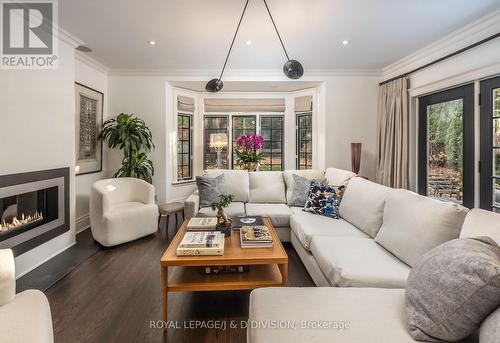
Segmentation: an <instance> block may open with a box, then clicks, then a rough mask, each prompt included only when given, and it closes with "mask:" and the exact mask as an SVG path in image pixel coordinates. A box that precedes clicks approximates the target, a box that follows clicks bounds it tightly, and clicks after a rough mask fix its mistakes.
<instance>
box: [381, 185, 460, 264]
mask: <svg viewBox="0 0 500 343" xmlns="http://www.w3.org/2000/svg"><path fill="white" fill-rule="evenodd" d="M466 214H467V209H466V208H464V207H462V206H460V205H457V204H453V203H450V202H444V201H440V200H436V199H432V198H428V197H424V196H422V195H418V194H415V193H413V192H410V191H407V190H404V189H396V190H394V191H393V192H391V194H390V195H389V196H388V198H387V200H386V202H385V208H384V224H383V225H382V228H381V229H380V231H379V232H378V234H377V237H375V240H376V241H377V242H378V243H379V244H380V245H382V246H383V247H384V248H386V249H387V250H389V251H390V252H391V253H393V254H394V255H396V256H397V257H399V259H401V260H402V261H403V262H405V263H406V264H408V265H410V266H414V265H415V263H416V262H417V261H418V259H419V258H420V257H421V256H422V255H423V254H425V253H426V252H427V251H429V250H431V249H432V248H434V247H437V246H438V245H440V244H442V243H444V242H446V241H449V240H452V239H454V238H457V237H458V236H459V234H460V229H461V227H462V224H463V222H464V219H465V215H466Z"/></svg>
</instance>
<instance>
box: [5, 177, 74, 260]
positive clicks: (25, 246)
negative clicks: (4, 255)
mask: <svg viewBox="0 0 500 343" xmlns="http://www.w3.org/2000/svg"><path fill="white" fill-rule="evenodd" d="M68 230H69V168H60V169H52V170H44V171H36V172H29V173H21V174H12V175H0V248H11V249H12V250H13V252H14V255H16V256H17V255H21V254H23V253H25V252H26V251H28V250H31V249H33V248H35V247H37V246H39V245H41V244H43V243H45V242H47V241H49V240H51V239H52V238H54V237H56V236H58V235H60V234H62V233H63V232H66V231H68Z"/></svg>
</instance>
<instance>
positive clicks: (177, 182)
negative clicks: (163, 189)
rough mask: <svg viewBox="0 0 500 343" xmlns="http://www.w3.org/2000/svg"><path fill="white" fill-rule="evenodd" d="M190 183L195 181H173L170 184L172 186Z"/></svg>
mask: <svg viewBox="0 0 500 343" xmlns="http://www.w3.org/2000/svg"><path fill="white" fill-rule="evenodd" d="M192 183H196V180H194V179H191V180H182V181H174V182H172V186H182V185H189V184H192Z"/></svg>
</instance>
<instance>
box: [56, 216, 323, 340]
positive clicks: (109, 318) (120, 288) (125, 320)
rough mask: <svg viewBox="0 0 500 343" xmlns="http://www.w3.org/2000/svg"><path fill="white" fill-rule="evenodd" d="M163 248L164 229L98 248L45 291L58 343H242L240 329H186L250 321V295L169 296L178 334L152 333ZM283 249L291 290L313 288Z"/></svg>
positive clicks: (158, 307)
mask: <svg viewBox="0 0 500 343" xmlns="http://www.w3.org/2000/svg"><path fill="white" fill-rule="evenodd" d="M172 224H173V223H172ZM172 226H173V225H172ZM172 236H173V233H171V234H170V239H171V238H172ZM168 242H169V238H167V237H166V235H165V233H164V231H163V232H162V233H160V232H158V233H156V234H155V235H151V236H148V237H145V238H142V239H140V240H138V241H135V242H132V243H128V244H124V245H121V246H118V247H114V248H110V249H104V248H102V249H100V250H99V251H98V252H97V253H96V254H94V255H93V256H91V257H90V258H88V259H87V260H86V261H84V262H83V263H81V264H80V265H78V266H77V267H76V268H75V269H74V270H73V271H71V272H70V273H69V274H68V275H67V276H65V277H64V278H63V279H62V280H60V281H58V282H57V283H56V284H54V285H53V286H52V287H50V288H49V289H48V290H47V291H46V294H47V297H48V298H49V302H50V306H51V310H52V319H53V323H54V334H55V340H56V343H63V342H72V343H73V342H99V343H101V342H106V343H108V342H231V343H232V342H245V341H246V330H245V329H242V328H241V327H240V326H239V325H237V328H229V327H226V329H225V330H222V329H205V328H198V329H192V328H189V327H188V326H189V325H193V324H194V323H195V322H194V321H196V320H200V321H216V323H221V322H225V323H226V325H228V324H229V322H230V321H234V322H235V323H238V324H239V323H240V322H241V321H244V320H246V319H248V299H249V294H250V292H242V291H235V292H202V293H201V292H199V293H191V292H182V293H170V294H169V308H168V311H169V312H168V316H169V321H172V322H171V323H172V324H175V325H177V326H179V327H180V328H175V329H169V330H168V334H167V335H164V333H163V330H162V329H160V328H154V327H151V322H157V321H161V284H160V262H159V261H160V257H161V255H162V254H163V252H164V251H165V249H166V247H167V246H168ZM285 248H286V250H287V253H288V257H289V276H288V277H289V286H314V283H313V282H312V280H311V278H310V277H309V275H308V273H307V271H306V269H305V268H304V266H303V265H302V263H301V261H300V259H299V257H298V255H297V254H296V253H295V251H294V250H293V247H292V246H291V245H286V246H285Z"/></svg>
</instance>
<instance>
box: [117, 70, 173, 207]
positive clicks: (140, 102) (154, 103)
mask: <svg viewBox="0 0 500 343" xmlns="http://www.w3.org/2000/svg"><path fill="white" fill-rule="evenodd" d="M108 89H109V102H108V113H109V116H110V117H114V116H116V115H118V114H120V113H122V112H123V113H133V114H135V115H137V116H138V117H139V118H141V119H143V120H144V121H145V122H146V125H147V126H148V127H149V128H150V129H151V133H152V134H153V142H154V144H155V146H156V148H155V150H154V151H153V152H152V154H151V160H152V161H153V163H154V168H155V175H154V176H153V185H154V186H155V188H156V195H157V197H158V200H159V201H160V202H164V201H165V199H166V196H167V194H166V193H167V186H168V185H169V184H167V165H168V166H170V165H171V164H170V161H167V158H166V156H167V150H166V149H167V136H166V132H167V131H166V120H167V119H166V115H165V113H166V107H167V104H166V102H167V101H171V99H170V100H168V99H167V97H166V96H165V94H166V83H165V79H164V78H163V77H155V76H144V77H143V76H129V77H122V76H114V77H109V83H108ZM121 160H122V153H121V151H118V150H113V151H110V152H109V154H108V175H109V176H111V175H112V174H113V173H114V172H115V171H116V170H117V169H118V168H119V167H120V165H121Z"/></svg>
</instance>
